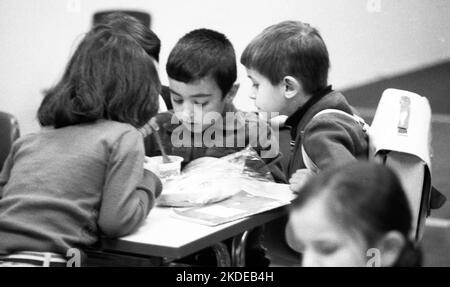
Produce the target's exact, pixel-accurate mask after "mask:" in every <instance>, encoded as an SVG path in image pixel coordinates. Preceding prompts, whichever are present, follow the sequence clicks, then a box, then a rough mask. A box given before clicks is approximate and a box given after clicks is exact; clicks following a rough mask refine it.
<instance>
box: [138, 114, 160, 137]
mask: <svg viewBox="0 0 450 287" xmlns="http://www.w3.org/2000/svg"><path fill="white" fill-rule="evenodd" d="M158 130H159V125H158V123H157V122H156V117H153V118H151V119H150V120H149V121H148V122H147V123H146V124H145V125H144V126H143V127H141V128H140V129H139V131H140V132H141V133H142V135H143V136H144V137H147V136H149V135H151V134H152V133H153V132H156V131H158Z"/></svg>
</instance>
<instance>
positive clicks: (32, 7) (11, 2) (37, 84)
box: [0, 0, 450, 134]
mask: <svg viewBox="0 0 450 287" xmlns="http://www.w3.org/2000/svg"><path fill="white" fill-rule="evenodd" d="M112 8H118V9H120V8H127V9H128V8H130V9H140V10H144V11H148V12H150V13H151V14H152V18H153V19H152V20H153V23H152V29H153V30H154V31H155V32H156V33H157V34H158V35H159V36H160V38H161V40H162V43H163V46H162V51H161V59H160V60H161V64H162V65H161V67H160V69H161V76H162V81H163V83H166V82H167V77H166V76H165V71H164V65H165V62H166V59H167V56H168V54H169V52H170V49H171V48H172V47H173V45H174V44H175V42H176V41H177V40H178V39H179V38H180V37H181V36H182V35H184V34H185V33H186V32H188V31H190V30H192V29H195V28H201V27H207V28H211V29H216V30H218V31H221V32H223V33H225V34H226V35H227V36H228V37H229V38H230V40H231V42H232V43H233V44H234V45H235V48H236V53H237V55H238V58H239V57H240V54H241V52H242V50H243V49H244V48H245V46H246V44H247V43H248V42H249V41H250V40H251V39H252V38H253V37H254V36H256V34H258V33H259V32H260V31H261V30H262V29H263V28H265V27H267V26H268V25H271V24H274V23H276V22H279V21H282V20H287V19H298V20H301V21H304V22H308V23H310V24H311V25H313V26H315V27H317V28H318V29H319V30H320V31H321V33H322V36H323V38H324V40H325V42H326V43H327V45H328V49H329V52H330V57H331V64H332V68H331V71H330V83H332V84H333V85H334V86H335V87H336V88H344V87H349V86H354V85H359V84H362V83H366V82H370V81H374V80H377V79H379V78H383V77H388V76H391V75H394V74H398V73H402V72H405V71H409V70H414V69H418V68H421V67H424V66H427V65H431V64H434V63H437V62H440V61H444V60H448V59H450V21H448V15H449V14H450V1H447V0H434V1H423V0H396V1H388V0H346V1H335V0H320V1H302V0H282V1H275V0H254V1H253V0H251V1H242V0H227V1H225V0H223V1H211V0H190V1H182V0H179V1H176V0H152V1H149V0H127V1H125V0H95V1H92V0H91V1H88V0H26V1H25V0H19V1H17V0H1V1H0V109H1V110H4V111H7V112H10V113H12V114H14V115H16V116H17V117H18V119H19V122H20V125H21V130H22V134H26V133H30V132H34V131H37V130H38V128H39V126H38V124H37V121H36V117H35V114H36V110H37V108H38V106H39V104H40V102H41V99H42V91H43V90H44V89H46V88H48V87H50V86H51V85H53V84H54V83H55V82H56V81H57V80H58V78H59V77H60V75H61V74H62V71H63V69H64V67H65V64H66V62H67V60H68V58H69V57H70V55H71V53H72V52H73V50H74V49H75V47H76V43H77V42H78V41H79V39H80V38H81V37H82V35H83V33H84V32H85V31H87V30H88V29H89V27H90V25H91V20H92V15H93V13H94V12H96V11H98V10H103V9H112ZM239 81H240V83H241V89H240V92H239V94H238V96H237V98H236V103H237V105H238V106H239V107H241V108H243V109H251V108H252V103H251V101H250V100H249V99H248V97H247V95H248V93H249V89H250V83H249V82H248V81H247V79H246V75H245V69H244V68H243V67H242V66H241V65H239Z"/></svg>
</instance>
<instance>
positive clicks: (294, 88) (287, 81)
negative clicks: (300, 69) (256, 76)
mask: <svg viewBox="0 0 450 287" xmlns="http://www.w3.org/2000/svg"><path fill="white" fill-rule="evenodd" d="M282 86H283V92H284V96H285V98H287V99H292V98H294V97H295V96H296V95H298V93H299V92H300V91H302V90H303V86H302V84H301V83H300V82H299V81H298V80H297V79H296V78H294V77H292V76H286V77H284V78H283V83H282Z"/></svg>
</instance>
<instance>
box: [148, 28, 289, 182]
mask: <svg viewBox="0 0 450 287" xmlns="http://www.w3.org/2000/svg"><path fill="white" fill-rule="evenodd" d="M166 70H167V74H168V76H169V88H170V93H171V101H172V104H173V111H170V112H167V113H160V114H158V115H157V116H156V117H155V118H154V119H152V121H153V122H154V123H156V124H154V126H155V128H156V129H158V133H159V135H160V138H161V139H162V143H163V146H164V148H165V150H166V152H167V153H168V154H172V155H177V156H181V157H183V158H184V161H183V164H187V163H189V162H190V161H192V160H194V159H197V158H200V157H205V156H210V157H222V156H225V155H228V154H230V153H234V152H237V151H239V150H242V149H244V148H245V147H246V146H248V145H250V146H252V147H253V148H254V149H255V150H256V151H257V152H258V153H259V154H260V155H261V157H262V158H263V160H264V161H265V162H266V163H269V162H272V161H273V160H275V159H276V158H277V156H278V155H279V154H278V142H277V139H276V138H275V136H272V134H271V129H270V126H269V125H268V124H267V122H265V121H262V120H260V119H259V118H258V117H257V116H256V115H255V114H251V113H245V112H242V111H239V110H237V109H236V108H235V107H234V105H233V99H234V96H235V95H236V92H237V90H238V84H236V83H235V81H236V77H237V68H236V56H235V53H234V48H233V46H232V44H231V43H230V41H229V40H228V39H227V38H226V37H225V35H223V34H221V33H219V32H216V31H213V30H209V29H198V30H194V31H191V32H189V33H187V34H186V35H185V36H183V37H182V38H181V39H180V40H179V41H178V42H177V44H176V45H175V47H174V48H173V50H172V51H171V53H170V55H169V59H168V61H167V65H166ZM208 135H210V137H208ZM145 145H146V153H147V155H149V156H154V155H160V154H161V151H160V148H159V146H158V145H157V144H156V141H155V138H154V137H153V136H149V137H147V138H146V139H145ZM272 172H273V174H274V176H275V177H276V179H277V180H279V181H283V180H285V179H284V175H283V174H282V173H281V171H280V170H279V169H277V168H276V167H275V165H274V168H272Z"/></svg>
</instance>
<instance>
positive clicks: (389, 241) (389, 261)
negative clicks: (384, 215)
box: [377, 231, 406, 267]
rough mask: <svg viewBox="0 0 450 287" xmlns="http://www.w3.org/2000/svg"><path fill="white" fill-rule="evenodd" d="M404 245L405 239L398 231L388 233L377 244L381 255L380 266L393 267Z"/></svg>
mask: <svg viewBox="0 0 450 287" xmlns="http://www.w3.org/2000/svg"><path fill="white" fill-rule="evenodd" d="M405 244H406V239H405V237H404V236H403V235H402V234H401V233H400V232H398V231H390V232H388V233H387V234H386V235H384V236H383V237H382V238H381V239H380V240H379V241H378V244H377V247H378V249H379V250H380V255H381V266H383V267H390V266H393V265H394V264H395V262H396V261H397V259H398V258H399V257H400V255H401V253H402V250H403V247H404V246H405Z"/></svg>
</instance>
